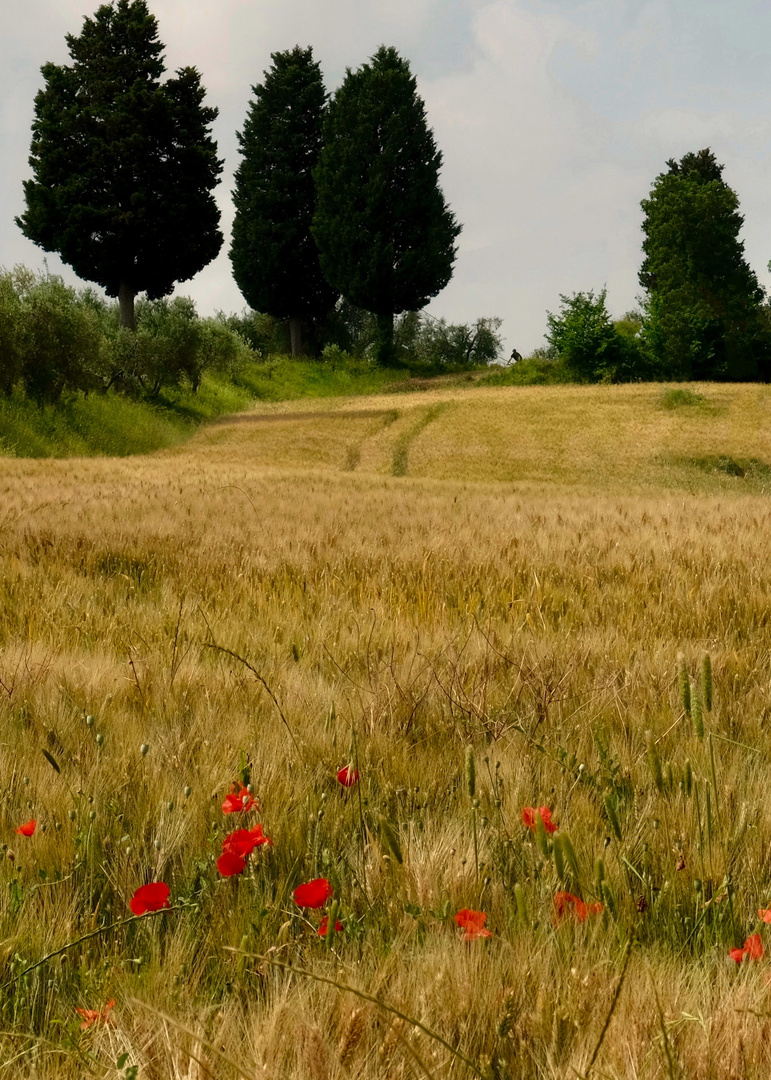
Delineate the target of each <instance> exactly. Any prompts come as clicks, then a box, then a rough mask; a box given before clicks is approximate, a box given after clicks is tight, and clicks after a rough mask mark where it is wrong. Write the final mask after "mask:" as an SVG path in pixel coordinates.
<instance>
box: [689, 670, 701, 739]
mask: <svg viewBox="0 0 771 1080" xmlns="http://www.w3.org/2000/svg"><path fill="white" fill-rule="evenodd" d="M701 695H702V691H701V687H700V686H699V684H698V683H696V684H694V685H692V686H691V719H692V720H693V730H694V731H695V732H696V734H697V735H698V737H699V738H700V739H703V738H704V710H703V708H702V696H701Z"/></svg>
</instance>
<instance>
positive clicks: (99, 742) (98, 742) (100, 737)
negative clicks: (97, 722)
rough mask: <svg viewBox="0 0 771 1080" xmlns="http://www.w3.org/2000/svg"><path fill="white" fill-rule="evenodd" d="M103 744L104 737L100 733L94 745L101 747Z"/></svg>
mask: <svg viewBox="0 0 771 1080" xmlns="http://www.w3.org/2000/svg"><path fill="white" fill-rule="evenodd" d="M103 743H104V735H103V734H102V733H101V731H100V732H99V734H98V735H97V737H96V745H97V746H101V745H102V744H103Z"/></svg>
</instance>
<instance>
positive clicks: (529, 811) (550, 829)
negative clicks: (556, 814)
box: [522, 806, 559, 833]
mask: <svg viewBox="0 0 771 1080" xmlns="http://www.w3.org/2000/svg"><path fill="white" fill-rule="evenodd" d="M536 814H538V815H539V817H540V819H541V821H542V822H543V827H544V829H546V831H547V833H555V832H556V831H557V829H558V828H559V825H557V824H556V822H554V821H552V819H551V810H550V809H549V807H548V806H539V807H538V809H537V810H536V809H535V808H534V807H532V806H523V807H522V824H523V825H526V826H527V827H528V829H532V830H533V831H534V832H535V815H536Z"/></svg>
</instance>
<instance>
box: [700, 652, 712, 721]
mask: <svg viewBox="0 0 771 1080" xmlns="http://www.w3.org/2000/svg"><path fill="white" fill-rule="evenodd" d="M701 693H702V697H703V699H704V707H705V709H706V710H707V712H712V660H711V658H710V655H709V653H704V656H703V657H702V658H701Z"/></svg>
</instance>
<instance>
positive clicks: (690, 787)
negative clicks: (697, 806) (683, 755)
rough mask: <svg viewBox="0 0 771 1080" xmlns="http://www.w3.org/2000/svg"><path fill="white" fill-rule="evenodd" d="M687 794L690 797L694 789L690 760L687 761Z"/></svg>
mask: <svg viewBox="0 0 771 1080" xmlns="http://www.w3.org/2000/svg"><path fill="white" fill-rule="evenodd" d="M684 779H685V794H686V795H687V796H688V797H689V798H690V796H691V792H692V791H693V769H692V768H691V763H690V761H686V763H685V777H684Z"/></svg>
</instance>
